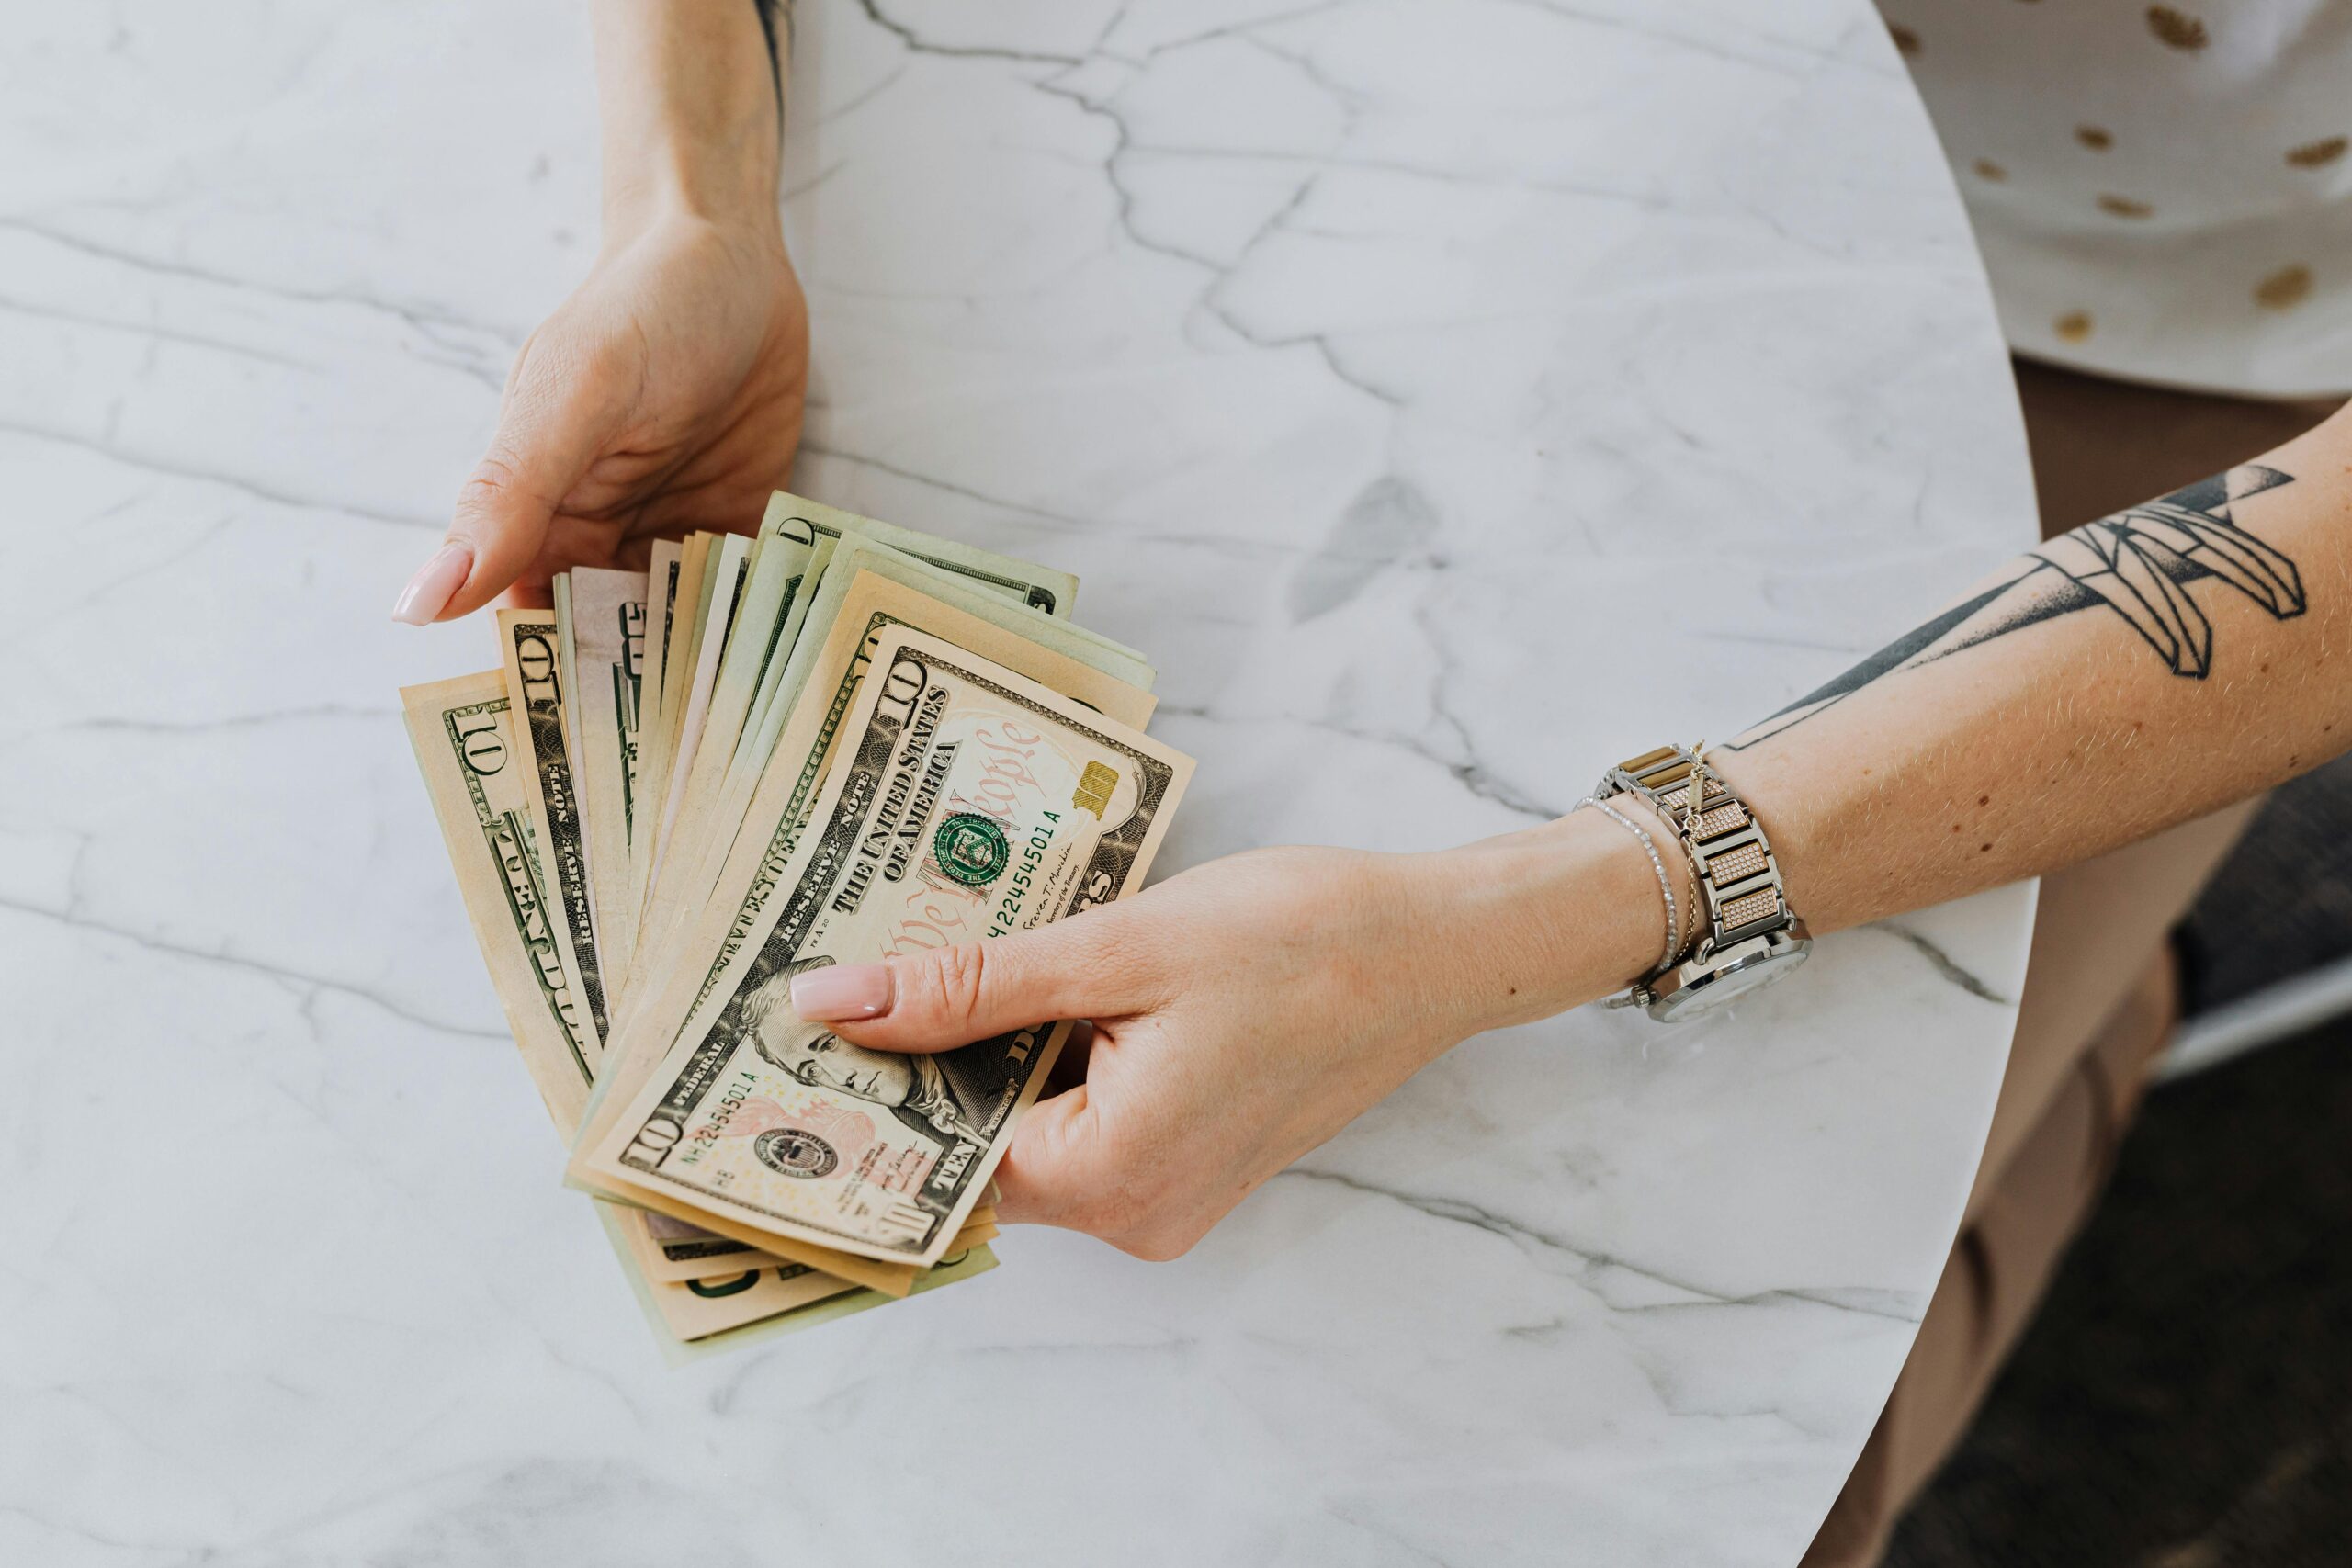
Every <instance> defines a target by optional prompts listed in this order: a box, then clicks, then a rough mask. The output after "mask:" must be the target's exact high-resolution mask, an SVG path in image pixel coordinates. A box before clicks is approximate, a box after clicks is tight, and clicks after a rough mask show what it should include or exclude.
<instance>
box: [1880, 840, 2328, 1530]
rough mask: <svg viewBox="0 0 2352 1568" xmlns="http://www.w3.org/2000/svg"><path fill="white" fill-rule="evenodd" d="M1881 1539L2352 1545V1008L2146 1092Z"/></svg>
mask: <svg viewBox="0 0 2352 1568" xmlns="http://www.w3.org/2000/svg"><path fill="white" fill-rule="evenodd" d="M2335 847H2336V848H2337V849H2339V850H2340V849H2341V848H2342V841H2341V840H2339V841H2338V843H2337V844H2336V846H2335ZM1886 1561H1887V1568H2045V1565H2047V1568H2125V1565H2127V1564H2128V1565H2130V1568H2218V1565H2223V1564H2227V1565H2229V1568H2237V1565H2240V1564H2245V1565H2248V1568H2304V1565H2306V1564H2309V1565H2312V1568H2320V1565H2323V1564H2324V1565H2325V1568H2343V1565H2345V1564H2352V1019H2339V1020H2337V1021H2335V1022H2334V1023H2332V1024H2330V1025H2327V1026H2325V1027H2324V1028H2322V1029H2319V1030H2317V1031H2314V1032H2312V1033H2310V1034H2307V1035H2304V1036H2301V1037H2300V1038H2298V1039H2295V1040H2292V1041H2290V1042H2286V1043H2280V1044H2278V1045H2275V1046H2272V1047H2270V1048H2268V1049H2267V1050H2264V1051H2260V1052H2257V1053H2256V1054H2254V1055H2250V1056H2245V1057H2241V1058H2239V1059H2238V1060H2236V1061H2233V1062H2231V1063H2228V1064H2226V1065H2225V1066H2221V1067H2218V1068H2215V1069H2213V1070H2212V1071H2211V1072H2209V1073H2206V1074H2203V1075H2201V1076H2199V1077H2192V1078H2189V1079H2188V1080H2186V1081H2184V1082H2181V1083H2177V1084H2175V1085H2172V1086H2170V1087H2167V1088H2164V1089H2158V1090H2156V1091H2155V1092H2154V1094H2153V1095H2151V1096H2150V1098H2149V1100H2148V1102H2147V1106H2146V1109H2145V1111H2143V1114H2142V1118H2141V1121H2140V1123H2139V1125H2138V1126H2137V1127H2136V1128H2135V1129H2134V1130H2133V1132H2132V1134H2131V1139H2130V1141H2129V1143H2128V1144H2127V1145H2125V1148H2124V1151H2123V1155H2122V1158H2121V1162H2120V1166H2119V1168H2118V1169H2117V1172H2116V1177H2115V1182H2114V1186H2113V1188H2112V1189H2111V1190H2110V1192H2109V1197H2108V1200H2107V1201H2106V1203H2105V1204H2104V1205H2103V1206H2102V1207H2101V1208H2100V1210H2099V1212H2098V1214H2097V1215H2096V1216H2095V1217H2094V1218H2093V1220H2092V1222H2091V1224H2090V1226H2089V1227H2088V1229H2087V1230H2086V1232H2085V1233H2084V1235H2083V1236H2082V1237H2081V1239H2080V1240H2079V1241H2078V1242H2077V1243H2076V1245H2075V1250H2074V1252H2073V1254H2072V1256H2071V1257H2069V1258H2068V1259H2067V1261H2066V1263H2065V1265H2064V1268H2063V1269H2062V1271H2061V1272H2060V1275H2059V1277H2058V1279H2057V1280H2056V1281H2055V1283H2054V1284H2053V1286H2052V1291H2051V1294H2050V1297H2049V1300H2048V1302H2047V1303H2046V1305H2045V1306H2044V1309H2043V1311H2042V1313H2041V1317H2040V1319H2039V1321H2038V1322H2036V1323H2035V1325H2033V1327H2032V1328H2031V1329H2030V1331H2029V1332H2028V1335H2027V1337H2026V1340H2025V1342H2024V1344H2023V1345H2022V1346H2021V1347H2020V1348H2019V1350H2018V1355H2017V1357H2016V1359H2015V1360H2013V1361H2012V1362H2011V1364H2010V1366H2009V1368H2008V1370H2007V1372H2005V1373H2004V1374H2003V1376H2002V1378H2001V1381H2000V1382H1999V1383H1998V1384H1997V1385H1996V1387H1995V1389H1994V1391H1993V1394H1992V1396H1991V1398H1990V1400H1989V1401H1988V1402H1987V1404H1986V1406H1985V1411H1984V1414H1983V1415H1982V1416H1981V1417H1980V1419H1979V1420H1978V1422H1977V1424H1976V1427H1975V1429H1974V1430H1973V1432H1972V1433H1971V1434H1970V1436H1969V1437H1968V1438H1967V1439H1966V1440H1965V1442H1964V1443H1963V1444H1962V1448H1961V1450H1960V1452H1959V1453H1958V1454H1957V1455H1956V1456H1955V1457H1954V1458H1953V1460H1952V1461H1951V1464H1950V1465H1948V1466H1947V1467H1946V1469H1945V1470H1944V1472H1943V1473H1942V1474H1941V1475H1940V1476H1939V1478H1938V1479H1937V1481H1936V1483H1934V1485H1933V1486H1932V1487H1931V1488H1930V1489H1929V1491H1928V1495H1927V1496H1926V1497H1925V1498H1924V1499H1923V1500H1922V1501H1921V1502H1920V1504H1919V1505H1918V1506H1917V1508H1916V1509H1915V1510H1914V1512H1913V1513H1912V1516H1911V1517H1909V1518H1908V1519H1907V1520H1905V1524H1904V1526H1903V1528H1902V1529H1901V1531H1900V1533H1899V1534H1898V1535H1897V1536H1896V1538H1895V1542H1894V1549H1893V1551H1891V1552H1890V1553H1889V1555H1888V1557H1887V1560H1886Z"/></svg>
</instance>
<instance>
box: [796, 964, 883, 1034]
mask: <svg viewBox="0 0 2352 1568" xmlns="http://www.w3.org/2000/svg"><path fill="white" fill-rule="evenodd" d="M792 1010H793V1011H795V1012H797V1013H798V1014H799V1015H800V1016H801V1017H802V1018H804V1019H806V1020H807V1021H809V1022H810V1023H835V1022H839V1021H841V1020H842V1019H851V1018H880V1017H881V1016H882V1015H883V1014H884V1013H886V1012H888V1011H889V1010H890V966H889V965H888V964H826V965H825V966H824V967H823V968H821V969H809V970H804V971H802V972H801V973H800V974H797V975H795V976H793V977H792Z"/></svg>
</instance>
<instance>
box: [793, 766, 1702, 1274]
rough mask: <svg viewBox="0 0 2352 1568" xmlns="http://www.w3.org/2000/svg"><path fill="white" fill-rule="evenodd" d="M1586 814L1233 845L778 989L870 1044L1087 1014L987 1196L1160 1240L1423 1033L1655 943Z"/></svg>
mask: <svg viewBox="0 0 2352 1568" xmlns="http://www.w3.org/2000/svg"><path fill="white" fill-rule="evenodd" d="M1594 822H1598V823H1599V825H1600V828H1601V829H1611V828H1612V825H1611V824H1610V823H1608V822H1607V821H1606V820H1605V819H1601V818H1598V817H1596V816H1594V815H1593V814H1591V813H1583V814H1580V815H1578V816H1577V817H1575V818H1569V819H1568V821H1566V822H1565V823H1560V824H1555V825H1554V826H1552V827H1550V828H1546V829H1536V830H1535V831H1533V832H1531V833H1524V834H1519V835H1514V836H1513V837H1511V838H1509V839H1500V840H1489V841H1487V843H1483V844H1477V845H1473V846H1471V847H1470V848H1468V849H1465V850H1458V851H1453V852H1447V853H1444V854H1427V855H1380V854H1369V853H1363V852H1351V851H1341V850H1315V849H1284V850H1263V851H1258V852H1252V853H1249V854H1242V855H1236V856H1233V857H1231V858H1229V859H1226V860H1220V861H1215V862H1212V863H1209V864H1206V865H1204V866H1201V867H1199V868H1197V869H1196V870H1193V871H1190V872H1187V873H1185V874H1183V875H1182V876H1178V877H1175V878H1172V879H1171V880H1170V881H1168V882H1166V883H1163V884H1161V885H1159V886H1156V887H1153V888H1150V889H1148V891H1146V892H1144V893H1142V894H1140V895H1138V896H1136V897H1133V898H1130V899H1127V900H1125V901H1124V902H1121V903H1118V904H1114V905H1110V906H1107V907H1105V908H1099V909H1094V910H1091V911H1089V912H1088V913H1086V914H1083V915H1080V916H1078V917H1076V918H1074V919H1069V920H1066V921H1063V922H1061V923H1059V924H1057V925H1052V926H1048V927H1046V928H1045V929H1043V930H1041V931H1033V932H1029V933H1027V934H1024V935H1020V936H1013V937H1006V938H1001V939H999V940H996V941H993V942H979V943H976V944H972V945H968V946H963V947H954V948H941V949H935V950H933V951H931V952H928V953H920V954H916V955H913V956H910V957H906V958H896V959H892V960H890V961H889V962H888V963H887V964H858V965H845V966H840V967H831V968H824V969H817V970H811V971H809V972H808V973H806V974H804V975H802V976H799V977H798V979H797V980H796V981H795V983H794V987H793V1005H794V1007H795V1009H796V1010H798V1011H799V1012H800V1013H801V1016H802V1017H804V1018H807V1019H809V1020H811V1021H826V1022H831V1023H832V1025H833V1027H834V1030H835V1032H837V1033H838V1034H839V1035H840V1036H841V1037H842V1039H843V1040H844V1041H847V1042H849V1043H852V1044H855V1045H864V1046H871V1047H876V1048H879V1049H883V1050H890V1051H936V1050H942V1049H945V1048H947V1047H950V1046H955V1045H960V1044H963V1043H967V1042H969V1041H973V1040H979V1039H986V1038H988V1037H989V1036H992V1035H996V1034H1001V1033H1003V1032H1008V1031H1011V1030H1014V1029H1020V1028H1023V1027H1026V1026H1028V1025H1031V1024H1035V1023H1039V1022H1043V1021H1047V1020H1051V1019H1061V1018H1089V1019H1091V1020H1092V1021H1093V1023H1094V1029H1093V1036H1092V1041H1091V1046H1090V1047H1089V1048H1088V1050H1087V1052H1086V1055H1085V1058H1084V1064H1083V1070H1084V1081H1083V1082H1081V1083H1079V1084H1078V1085H1077V1086H1076V1087H1074V1088H1071V1089H1066V1090H1064V1091H1063V1092H1062V1093H1060V1094H1057V1095H1054V1096H1053V1097H1052V1098H1050V1099H1046V1100H1040V1101H1039V1102H1038V1103H1037V1104H1036V1105H1035V1106H1033V1107H1032V1108H1031V1109H1030V1111H1028V1113H1027V1116H1026V1119H1025V1120H1024V1121H1023V1122H1022V1123H1021V1125H1020V1127H1019V1129H1018V1131H1017V1132H1016V1134H1015V1135H1014V1138H1013V1142H1012V1147H1011V1148H1010V1149H1009V1150H1008V1151H1007V1153H1006V1155H1005V1157H1004V1160H1003V1163H1002V1164H1001V1166H1000V1167H999V1168H998V1169H997V1181H998V1183H999V1186H1000V1188H1001V1191H1002V1200H1001V1204H1000V1208H999V1213H1001V1215H1002V1216H1003V1217H1004V1218H1005V1219H1007V1220H1008V1221H1031V1222H1038V1223H1043V1224H1057V1225H1067V1226H1070V1227H1072V1228H1075V1229H1078V1230H1083V1231H1087V1232H1090V1233H1091V1234H1093V1235H1097V1236H1100V1237H1102V1238H1103V1240H1105V1241H1108V1242H1110V1243H1112V1244H1113V1245H1114V1246H1115V1247H1119V1248H1121V1249H1122V1250H1124V1251H1126V1252H1131V1253H1133V1254H1135V1255H1136V1256H1137V1257H1139V1258H1174V1257H1176V1256H1178V1255H1179V1254H1181V1253H1182V1252H1184V1251H1185V1250H1186V1249H1188V1248H1189V1247H1192V1245H1193V1243H1194V1242H1196V1241H1198V1240H1199V1239H1200V1238H1201V1236H1202V1235H1204V1234H1205V1233H1206V1232H1207V1231H1208V1229H1209V1227H1211V1226H1212V1225H1214V1224H1216V1222H1217V1221H1218V1220H1220V1219H1222V1218H1223V1217H1224V1216H1225V1214H1226V1213H1227V1211H1229V1210H1230V1209H1232V1207H1233V1206H1234V1205H1235V1204H1236V1203H1238V1202H1239V1201H1241V1200H1242V1199H1243V1198H1244V1197H1246V1196H1248V1195H1249V1193H1250V1191H1251V1190H1254V1189H1255V1188H1257V1187H1258V1186H1259V1185H1260V1184H1261V1182H1263V1181H1265V1180H1266V1179H1268V1178H1269V1177H1271V1176H1272V1175H1274V1174H1275V1173H1276V1172H1277V1171H1279V1170H1281V1169H1282V1168H1283V1167H1285V1166H1287V1165H1289V1164H1290V1163H1291V1162H1292V1161H1293V1160H1295V1159H1296V1158H1298V1157H1299V1156H1301V1155H1304V1154H1306V1152H1307V1151H1308V1150H1310V1149H1313V1148H1315V1147H1316V1146H1317V1145H1319V1144H1321V1143H1323V1142H1324V1141H1325V1140H1326V1139H1328V1138H1329V1137H1330V1136H1331V1135H1332V1134H1335V1133H1337V1132H1338V1131H1339V1130H1340V1128H1342V1127H1344V1126H1346V1125H1347V1124H1348V1122H1351V1121H1353V1120H1354V1119H1355V1118H1356V1117H1357V1116H1358V1115H1360V1114H1362V1113H1363V1111H1364V1110H1366V1109H1367V1108H1368V1107H1370V1106H1371V1105H1373V1104H1374V1102H1376V1101H1377V1100H1381V1099H1382V1098H1383V1097H1385V1095H1387V1094H1388V1093H1389V1092H1390V1091H1391V1090H1393V1089H1396V1088H1397V1085H1399V1084H1401V1083H1403V1082H1404V1081H1405V1080H1406V1079H1407V1078H1408V1077H1412V1076H1413V1074H1414V1073H1416V1072H1418V1071H1419V1069H1420V1068H1421V1067H1422V1066H1425V1065H1426V1064H1427V1063H1429V1062H1430V1061H1431V1060H1432V1059H1434V1058H1435V1057H1436V1056H1437V1055H1440V1054H1441V1053H1442V1052H1443V1051H1445V1050H1446V1049H1447V1048H1448V1047H1450V1046H1452V1045H1453V1044H1454V1043H1457V1042H1459V1041H1461V1040H1463V1039H1464V1038H1466V1037H1467V1036H1469V1035H1471V1034H1474V1033H1476V1032H1479V1031H1481V1030H1484V1029H1487V1028H1492V1027H1495V1026H1497V1025H1498V1024H1502V1023H1508V1022H1518V1021H1527V1020H1531V1019H1534V1018H1540V1017H1543V1016H1545V1015H1546V1014H1548V1013H1551V1012H1554V1011H1556V1010H1559V1009H1561V1008H1563V1007H1566V1006H1570V1005H1573V1004H1574V1003H1576V1002H1580V1001H1584V1000H1587V999H1589V998H1591V997H1593V996H1598V995H1600V994H1602V993H1603V992H1604V991H1606V990H1608V989H1610V988H1611V987H1614V986H1615V985H1617V984H1619V983H1621V982H1622V981H1623V979H1624V978H1627V977H1629V976H1633V975H1634V974H1637V973H1639V972H1640V971H1641V970H1642V969H1643V967H1644V966H1645V958H1654V957H1655V955H1656V952H1655V950H1656V946H1657V940H1658V929H1659V923H1660V921H1661V920H1662V919H1663V915H1662V910H1661V909H1660V908H1658V902H1659V900H1658V895H1657V886H1656V882H1655V879H1654V877H1653V875H1652V873H1651V871H1650V868H1649V866H1648V863H1647V862H1646V860H1645V858H1644V857H1643V856H1642V853H1641V851H1640V849H1639V847H1638V846H1636V845H1635V844H1634V842H1633V840H1631V839H1630V837H1628V838H1624V839H1623V840H1620V841H1617V842H1611V840H1609V839H1608V838H1607V837H1606V836H1604V835H1603V834H1600V833H1595V832H1594V831H1592V829H1591V827H1590V824H1592V823H1594ZM1645 900H1646V901H1645ZM1645 946H1646V951H1645Z"/></svg>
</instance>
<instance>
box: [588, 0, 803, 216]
mask: <svg viewBox="0 0 2352 1568" xmlns="http://www.w3.org/2000/svg"><path fill="white" fill-rule="evenodd" d="M595 33H596V79H597V100H598V118H599V120H600V123H601V125H602V128H603V149H604V150H603V183H604V220H605V248H606V249H607V250H608V251H610V250H613V249H617V248H619V247H621V246H623V245H626V244H627V243H629V242H630V241H632V240H634V239H635V238H637V237H638V236H639V235H641V234H643V233H645V232H646V231H649V230H651V229H654V228H656V227H659V226H660V225H662V223H664V222H667V221H673V220H689V221H694V222H699V223H702V224H705V225H707V226H709V227H712V228H715V229H718V230H720V231H726V232H728V233H730V234H738V235H743V236H747V237H750V238H753V239H756V240H761V241H765V240H767V239H769V238H771V237H772V238H773V239H774V240H775V243H776V244H777V245H778V246H779V248H780V247H781V244H782V237H783V236H782V225H781V221H780V220H779V217H778V213H777V201H776V187H777V181H778V178H779V173H780V169H781V163H782V135H781V126H780V123H779V118H778V117H779V116H780V114H781V113H782V101H781V100H782V93H781V90H780V85H779V83H778V80H777V78H775V76H773V75H771V73H770V62H769V56H768V50H767V40H766V37H765V34H764V33H763V30H762V28H761V26H760V20H759V12H758V9H757V7H756V6H753V5H752V3H751V0H661V3H659V4H651V3H649V0H602V3H601V4H600V5H599V6H597V10H596V17H595ZM779 47H780V44H779Z"/></svg>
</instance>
